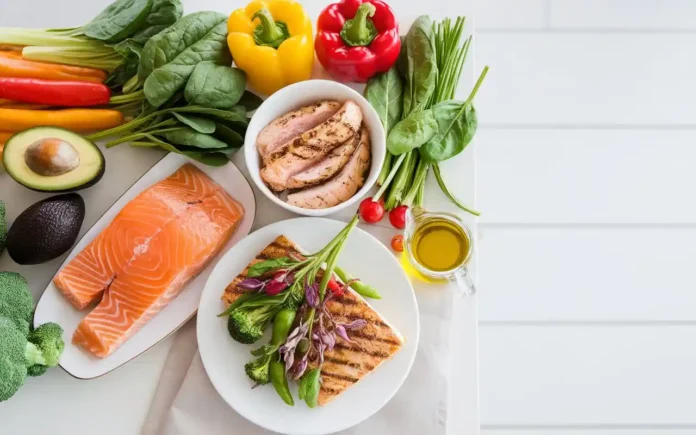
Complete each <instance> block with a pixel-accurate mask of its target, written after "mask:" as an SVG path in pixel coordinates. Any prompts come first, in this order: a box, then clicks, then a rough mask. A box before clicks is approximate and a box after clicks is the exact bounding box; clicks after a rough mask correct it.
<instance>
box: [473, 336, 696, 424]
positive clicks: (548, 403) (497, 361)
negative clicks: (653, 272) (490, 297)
mask: <svg viewBox="0 0 696 435" xmlns="http://www.w3.org/2000/svg"><path fill="white" fill-rule="evenodd" d="M479 333H480V342H479V343H480V344H479V355H480V365H479V367H480V376H481V386H482V388H481V394H480V400H481V424H482V425H483V426H484V427H485V426H486V425H527V424H531V425H571V426H572V425H580V426H582V425H596V426H602V425H607V426H611V425H615V424H622V425H646V426H648V427H649V426H650V425H667V426H669V425H692V426H693V429H696V413H694V403H696V376H693V367H694V366H695V365H696V352H694V351H693V346H692V343H693V342H694V340H696V327H692V326H664V327H655V326H615V327H596V326H591V325H584V326H555V327H549V326H519V325H517V326H498V327H486V328H481V329H480V332H479Z"/></svg>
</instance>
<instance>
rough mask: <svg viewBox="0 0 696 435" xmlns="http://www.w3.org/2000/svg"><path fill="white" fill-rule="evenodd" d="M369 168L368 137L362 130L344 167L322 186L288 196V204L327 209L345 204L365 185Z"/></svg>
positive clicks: (365, 131)
mask: <svg viewBox="0 0 696 435" xmlns="http://www.w3.org/2000/svg"><path fill="white" fill-rule="evenodd" d="M369 168H370V135H369V134H368V133H367V130H366V129H365V128H363V129H362V130H361V132H360V143H359V144H358V148H357V149H356V150H355V152H354V153H353V155H352V156H351V157H350V160H349V161H348V163H347V164H346V166H345V167H344V168H343V170H341V172H340V173H339V174H338V175H336V177H334V178H332V179H331V180H329V181H327V182H326V183H324V184H320V185H318V186H314V187H310V188H307V189H304V190H300V191H299V192H295V193H291V194H290V195H288V204H290V205H294V206H297V207H302V208H313V209H319V208H329V207H334V206H336V205H338V204H341V203H343V202H346V201H347V200H349V199H350V198H352V197H353V195H355V193H356V192H357V191H358V190H360V188H361V187H362V186H363V185H364V184H365V179H366V175H367V172H368V170H369Z"/></svg>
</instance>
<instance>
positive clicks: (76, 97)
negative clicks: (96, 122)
mask: <svg viewBox="0 0 696 435" xmlns="http://www.w3.org/2000/svg"><path fill="white" fill-rule="evenodd" d="M0 98H6V99H8V100H12V101H18V102H21V103H30V104H45V105H49V106H60V107H87V106H99V105H103V104H109V99H110V98H111V91H110V90H109V88H108V87H106V86H105V85H102V84H101V83H88V82H77V81H53V80H41V79H26V78H2V77H0Z"/></svg>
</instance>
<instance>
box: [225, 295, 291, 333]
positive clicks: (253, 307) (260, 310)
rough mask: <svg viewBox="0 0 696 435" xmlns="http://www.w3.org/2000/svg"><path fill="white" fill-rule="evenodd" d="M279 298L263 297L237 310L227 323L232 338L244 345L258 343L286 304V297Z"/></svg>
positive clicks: (242, 305)
mask: <svg viewBox="0 0 696 435" xmlns="http://www.w3.org/2000/svg"><path fill="white" fill-rule="evenodd" d="M278 296H280V295H278ZM278 296H261V297H258V298H254V299H251V300H249V301H247V302H244V303H242V304H241V305H240V306H239V307H237V308H235V309H234V311H232V313H230V318H229V319H228V321H227V330H228V331H229V333H230V336H232V338H234V339H235V340H237V341H238V342H240V343H244V344H252V343H255V342H257V341H258V340H259V339H260V338H261V336H262V335H263V331H264V330H265V329H266V327H267V326H268V324H269V323H271V320H272V319H273V317H274V316H275V315H276V314H277V313H278V311H280V310H281V309H282V308H283V305H284V304H285V302H286V298H285V297H278Z"/></svg>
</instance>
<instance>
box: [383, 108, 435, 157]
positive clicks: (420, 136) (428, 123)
mask: <svg viewBox="0 0 696 435" xmlns="http://www.w3.org/2000/svg"><path fill="white" fill-rule="evenodd" d="M437 130H438V122H437V120H436V119H435V115H434V113H433V111H432V110H430V109H428V110H423V111H421V112H415V113H413V114H411V115H409V116H408V117H406V118H404V119H403V120H401V121H400V122H399V123H398V124H396V126H394V129H392V131H391V133H389V136H388V137H387V150H389V152H390V153H391V154H393V155H395V156H398V155H400V154H404V153H407V152H409V151H411V150H414V149H416V148H419V147H420V146H421V145H423V144H424V143H426V142H428V141H429V140H430V139H431V138H432V137H433V136H435V134H436V133H437Z"/></svg>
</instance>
